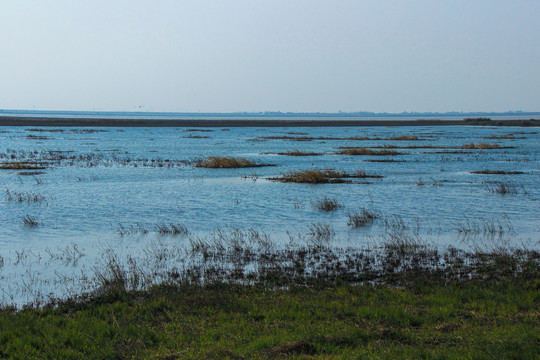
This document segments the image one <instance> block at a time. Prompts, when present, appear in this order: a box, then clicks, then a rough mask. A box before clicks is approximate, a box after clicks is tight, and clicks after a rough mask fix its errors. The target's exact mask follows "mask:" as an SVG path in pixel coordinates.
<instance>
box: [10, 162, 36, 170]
mask: <svg viewBox="0 0 540 360" xmlns="http://www.w3.org/2000/svg"><path fill="white" fill-rule="evenodd" d="M0 169H2V170H42V169H45V166H43V165H42V164H38V163H35V162H26V161H21V162H19V161H16V162H3V163H0Z"/></svg>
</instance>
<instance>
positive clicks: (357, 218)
mask: <svg viewBox="0 0 540 360" xmlns="http://www.w3.org/2000/svg"><path fill="white" fill-rule="evenodd" d="M348 216H349V221H348V222H347V225H349V226H352V227H354V228H359V227H364V226H367V225H370V224H372V223H373V222H374V221H375V219H376V218H377V214H376V213H375V212H372V211H368V210H366V209H362V211H360V213H349V215H348Z"/></svg>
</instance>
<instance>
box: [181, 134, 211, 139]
mask: <svg viewBox="0 0 540 360" xmlns="http://www.w3.org/2000/svg"><path fill="white" fill-rule="evenodd" d="M182 137H183V138H184V139H210V136H206V135H197V134H189V135H186V136H182Z"/></svg>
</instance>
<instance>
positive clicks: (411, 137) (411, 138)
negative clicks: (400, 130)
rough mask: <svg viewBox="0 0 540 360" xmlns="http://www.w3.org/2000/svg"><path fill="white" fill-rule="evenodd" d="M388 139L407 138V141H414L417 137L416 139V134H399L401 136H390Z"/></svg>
mask: <svg viewBox="0 0 540 360" xmlns="http://www.w3.org/2000/svg"><path fill="white" fill-rule="evenodd" d="M388 140H409V141H414V140H419V139H418V136H406V135H401V136H394V137H390V138H388Z"/></svg>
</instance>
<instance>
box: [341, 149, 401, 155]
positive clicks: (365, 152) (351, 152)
mask: <svg viewBox="0 0 540 360" xmlns="http://www.w3.org/2000/svg"><path fill="white" fill-rule="evenodd" d="M337 154H339V155H364V156H386V155H403V153H400V152H397V151H394V150H385V149H382V150H373V149H368V148H346V149H341V150H339V151H338V152H337Z"/></svg>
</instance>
